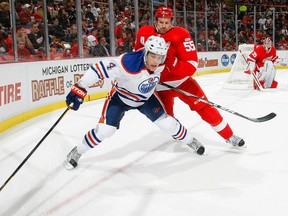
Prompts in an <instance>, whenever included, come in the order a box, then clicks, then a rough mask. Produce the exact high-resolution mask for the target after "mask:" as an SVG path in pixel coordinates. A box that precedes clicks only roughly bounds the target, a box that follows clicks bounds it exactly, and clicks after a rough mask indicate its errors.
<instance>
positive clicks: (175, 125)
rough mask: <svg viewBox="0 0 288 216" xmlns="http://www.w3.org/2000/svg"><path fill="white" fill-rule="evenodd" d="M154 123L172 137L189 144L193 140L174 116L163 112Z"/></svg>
mask: <svg viewBox="0 0 288 216" xmlns="http://www.w3.org/2000/svg"><path fill="white" fill-rule="evenodd" d="M154 123H155V124H156V125H157V126H158V127H159V128H160V129H161V130H162V131H164V132H166V133H168V134H170V135H171V136H172V137H173V138H175V139H177V140H180V141H182V142H184V143H186V144H189V143H191V142H192V140H193V136H192V134H191V133H190V132H189V131H188V130H187V129H186V128H185V127H184V126H183V125H182V124H181V123H180V122H179V121H177V120H176V119H175V118H173V117H171V116H169V115H167V114H163V115H162V116H160V117H159V118H158V119H157V120H156V121H154Z"/></svg>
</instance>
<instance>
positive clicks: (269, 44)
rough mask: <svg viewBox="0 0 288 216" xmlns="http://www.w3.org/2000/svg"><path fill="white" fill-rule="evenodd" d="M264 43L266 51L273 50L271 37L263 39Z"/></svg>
mask: <svg viewBox="0 0 288 216" xmlns="http://www.w3.org/2000/svg"><path fill="white" fill-rule="evenodd" d="M263 45H264V48H265V50H266V52H267V53H268V52H269V51H270V50H271V47H272V41H271V39H270V38H265V39H264V41H263Z"/></svg>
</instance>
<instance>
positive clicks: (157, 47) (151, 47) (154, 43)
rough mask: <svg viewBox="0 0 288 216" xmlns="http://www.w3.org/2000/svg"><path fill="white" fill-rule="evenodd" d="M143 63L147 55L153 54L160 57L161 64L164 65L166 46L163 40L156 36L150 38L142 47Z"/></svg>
mask: <svg viewBox="0 0 288 216" xmlns="http://www.w3.org/2000/svg"><path fill="white" fill-rule="evenodd" d="M144 49H145V53H144V62H146V60H147V55H148V53H149V52H150V53H154V54H156V55H160V56H162V61H161V64H163V63H164V61H165V59H166V55H167V51H168V47H167V44H166V42H165V40H164V39H163V38H160V37H157V36H150V37H149V38H148V39H147V41H146V42H145V45H144Z"/></svg>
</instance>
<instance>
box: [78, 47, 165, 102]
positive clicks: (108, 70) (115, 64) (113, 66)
mask: <svg viewBox="0 0 288 216" xmlns="http://www.w3.org/2000/svg"><path fill="white" fill-rule="evenodd" d="M163 69H164V65H159V67H158V68H157V69H156V70H155V71H154V72H151V71H149V70H148V69H147V68H146V66H145V64H144V50H139V51H137V52H130V53H126V54H123V55H121V56H119V57H118V58H115V59H112V60H102V61H100V62H98V63H96V64H95V65H93V66H92V67H91V68H90V69H89V70H88V71H87V72H86V73H85V75H84V76H83V77H82V78H81V79H80V80H79V83H80V84H81V85H82V86H83V87H84V88H86V89H87V88H88V87H89V86H91V85H93V84H94V83H96V82H98V81H99V80H102V79H105V78H110V79H111V80H112V81H113V84H114V86H115V87H116V90H117V92H118V94H119V97H120V99H121V100H122V101H123V102H124V103H125V104H127V105H129V106H132V107H138V106H141V105H143V103H144V102H145V101H147V100H148V99H149V97H150V96H151V95H152V94H153V93H154V90H155V87H156V85H157V83H158V82H159V80H160V74H161V72H162V70H163Z"/></svg>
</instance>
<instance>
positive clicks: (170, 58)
mask: <svg viewBox="0 0 288 216" xmlns="http://www.w3.org/2000/svg"><path fill="white" fill-rule="evenodd" d="M177 63H178V58H177V57H176V52H175V49H174V48H173V47H171V46H170V47H169V49H168V53H167V57H166V60H165V65H166V66H167V67H168V68H169V69H170V70H175V69H177V66H178V65H177Z"/></svg>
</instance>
